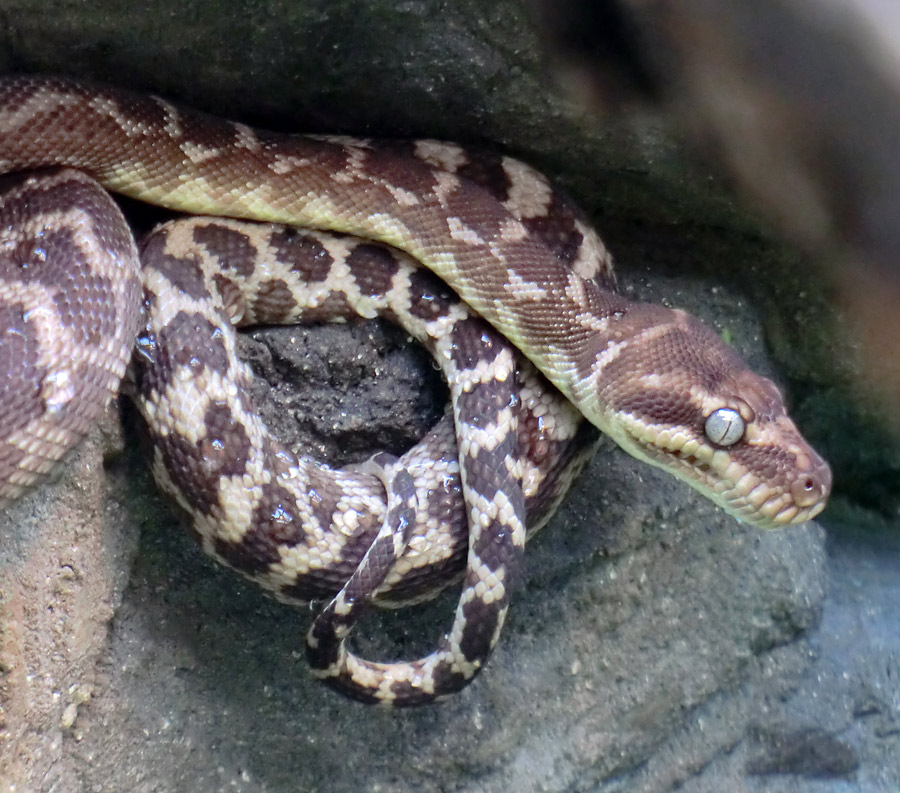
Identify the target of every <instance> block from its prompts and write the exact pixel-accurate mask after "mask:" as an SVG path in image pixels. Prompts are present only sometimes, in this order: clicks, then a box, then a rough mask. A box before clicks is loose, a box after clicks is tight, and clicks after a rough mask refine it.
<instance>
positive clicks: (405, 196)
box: [384, 182, 422, 207]
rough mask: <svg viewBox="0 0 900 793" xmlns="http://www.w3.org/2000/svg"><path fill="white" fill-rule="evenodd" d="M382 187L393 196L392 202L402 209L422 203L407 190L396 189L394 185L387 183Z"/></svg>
mask: <svg viewBox="0 0 900 793" xmlns="http://www.w3.org/2000/svg"><path fill="white" fill-rule="evenodd" d="M384 187H385V188H386V189H387V191H388V192H389V193H390V194H391V195H392V196H393V198H394V200H395V201H396V202H397V203H398V204H399V205H400V206H402V207H414V206H418V205H419V204H421V203H422V202H421V201H419V197H418V196H417V195H416V194H415V193H411V192H410V191H409V190H404V189H403V188H402V187H397V186H396V185H392V184H389V183H388V182H385V183H384Z"/></svg>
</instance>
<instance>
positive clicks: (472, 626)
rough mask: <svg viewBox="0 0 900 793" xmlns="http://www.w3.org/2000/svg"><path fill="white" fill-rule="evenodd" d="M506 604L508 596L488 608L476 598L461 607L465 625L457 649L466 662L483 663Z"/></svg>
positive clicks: (488, 652) (489, 650)
mask: <svg viewBox="0 0 900 793" xmlns="http://www.w3.org/2000/svg"><path fill="white" fill-rule="evenodd" d="M508 602H509V596H508V595H505V596H504V597H503V598H501V600H500V601H495V602H494V603H492V604H491V605H489V606H488V605H486V604H485V603H484V602H483V601H481V600H479V599H478V598H473V599H472V600H470V601H469V602H468V603H466V604H465V605H464V606H463V614H464V615H465V617H466V621H467V624H466V629H465V630H464V631H463V635H462V639H461V641H460V643H459V647H460V649H461V650H462V652H463V655H465V656H466V659H467V660H468V661H470V662H472V661H478V660H480V661H483V660H485V659H486V658H487V657H488V655H489V654H490V652H491V638H492V637H493V635H494V631H495V630H496V629H497V622H498V619H499V617H500V610H501V609H502V608H503V607H504V606H505V605H506V604H507V603H508Z"/></svg>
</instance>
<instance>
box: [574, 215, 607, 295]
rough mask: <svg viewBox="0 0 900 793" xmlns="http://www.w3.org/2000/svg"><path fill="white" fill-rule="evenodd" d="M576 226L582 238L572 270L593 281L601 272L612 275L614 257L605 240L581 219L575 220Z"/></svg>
mask: <svg viewBox="0 0 900 793" xmlns="http://www.w3.org/2000/svg"><path fill="white" fill-rule="evenodd" d="M575 228H576V229H577V230H578V232H579V233H580V234H581V237H582V240H581V245H580V247H579V248H578V256H577V258H576V259H575V261H574V262H572V271H573V272H574V273H575V274H576V275H578V276H580V277H581V278H584V279H585V280H586V281H593V280H594V279H595V278H596V277H597V275H598V274H599V273H603V274H604V275H606V276H610V275H611V274H612V272H613V259H612V255H611V254H610V253H609V251H608V250H607V249H606V246H605V245H604V244H603V240H601V239H600V236H599V235H598V234H597V232H596V231H594V230H593V229H592V228H590V227H589V226H586V225H585V224H584V223H582V222H581V221H580V220H577V221H575Z"/></svg>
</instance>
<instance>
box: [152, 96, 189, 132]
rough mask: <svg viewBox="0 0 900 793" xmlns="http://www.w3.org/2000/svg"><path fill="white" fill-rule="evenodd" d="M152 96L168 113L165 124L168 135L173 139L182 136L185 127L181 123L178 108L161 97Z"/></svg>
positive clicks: (164, 127)
mask: <svg viewBox="0 0 900 793" xmlns="http://www.w3.org/2000/svg"><path fill="white" fill-rule="evenodd" d="M150 98H151V99H152V100H153V101H154V102H156V104H157V105H159V107H161V108H162V111H163V113H165V115H166V122H165V124H164V125H163V129H164V130H165V132H166V135H168V136H169V137H170V138H173V139H178V138H180V137H181V136H182V135H183V134H184V128H183V127H182V125H181V114H180V113H179V112H178V108H177V107H175V105H173V104H172V103H171V102H168V101H166V100H165V99H162V98H161V97H158V96H151V97H150Z"/></svg>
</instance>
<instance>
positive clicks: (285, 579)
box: [0, 78, 831, 705]
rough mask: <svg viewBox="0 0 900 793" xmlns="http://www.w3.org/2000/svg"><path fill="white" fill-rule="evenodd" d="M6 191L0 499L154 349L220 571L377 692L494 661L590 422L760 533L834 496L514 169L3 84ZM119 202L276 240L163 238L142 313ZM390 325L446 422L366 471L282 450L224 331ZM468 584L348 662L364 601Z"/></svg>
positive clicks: (167, 234) (573, 223)
mask: <svg viewBox="0 0 900 793" xmlns="http://www.w3.org/2000/svg"><path fill="white" fill-rule="evenodd" d="M40 169H50V170H49V171H47V172H44V173H41V172H40ZM0 173H4V174H8V175H7V176H5V177H3V180H4V181H5V182H6V185H5V186H6V188H7V190H6V193H5V197H4V198H3V199H2V205H0V220H2V223H0V320H2V322H0V366H3V368H4V371H6V372H9V375H8V377H7V381H6V385H5V386H4V388H3V389H0V500H4V501H9V500H11V499H13V498H16V497H17V496H19V495H20V494H21V493H22V492H23V491H24V490H25V489H27V488H28V487H31V486H33V485H34V484H35V483H36V482H37V481H38V480H39V479H40V477H41V476H42V475H44V474H46V472H47V471H48V470H49V469H50V468H51V467H52V465H53V463H54V462H55V461H56V460H58V459H59V458H60V457H61V456H62V455H63V454H64V453H65V452H66V450H67V449H68V448H70V447H71V446H72V445H73V444H74V443H77V440H78V439H79V438H80V437H81V436H82V435H83V434H84V433H85V432H86V431H87V430H88V429H89V428H90V426H91V424H92V422H93V421H94V420H95V418H96V416H97V415H98V413H99V412H100V411H101V410H102V407H103V405H104V404H105V403H106V402H107V401H108V399H109V396H110V395H111V394H113V393H115V392H116V391H117V389H118V387H119V382H120V380H121V378H122V376H123V374H124V372H125V367H126V363H127V361H128V358H129V356H130V354H131V349H132V342H133V339H134V337H135V335H137V344H136V351H137V352H136V354H135V356H134V366H133V371H132V375H131V385H130V387H129V390H130V391H131V392H132V396H133V398H134V399H135V402H136V404H137V405H138V408H139V410H140V412H141V414H142V416H143V417H144V419H145V421H146V424H147V427H148V433H149V435H150V436H151V438H152V440H153V443H154V446H153V461H152V466H153V471H154V475H155V477H156V479H157V481H158V482H159V484H160V485H161V487H162V489H163V490H165V491H166V492H167V493H169V494H170V495H171V496H172V497H173V498H174V499H175V500H176V501H177V502H178V503H179V504H180V505H181V506H182V507H183V508H184V509H185V510H186V511H187V513H188V515H189V516H190V519H191V522H192V526H193V529H194V531H195V533H196V534H197V535H198V537H199V538H200V540H201V542H202V544H203V547H204V548H205V549H206V550H207V551H208V552H209V553H211V554H212V555H214V556H215V557H217V558H219V559H220V560H222V561H223V562H225V563H226V564H228V565H230V566H232V567H234V568H235V569H237V570H238V571H240V572H241V573H243V574H244V575H246V576H248V577H250V578H252V579H253V580H256V581H258V582H259V583H261V584H262V585H263V586H265V587H267V588H268V589H269V590H271V591H273V592H274V593H275V594H276V596H278V597H280V598H282V599H286V600H292V601H295V600H300V601H308V600H317V599H320V598H331V601H330V603H329V604H328V605H327V606H326V607H325V608H324V609H323V611H322V612H321V613H320V614H319V616H318V617H317V618H316V620H315V621H314V623H313V626H312V628H311V630H310V633H309V635H308V637H307V650H308V653H307V654H308V657H309V659H310V661H311V663H312V665H313V668H314V670H315V671H316V673H317V674H318V675H319V676H320V677H322V678H324V679H326V680H327V681H328V682H329V683H330V684H331V685H333V686H334V687H336V688H338V689H340V690H342V691H343V692H344V693H347V694H349V695H350V696H353V697H355V698H357V699H360V700H363V701H367V702H383V703H392V704H396V705H411V704H419V703H422V702H428V701H431V700H433V699H436V698H438V697H440V696H443V695H446V694H448V693H451V692H453V691H456V690H458V689H459V688H461V687H463V686H464V685H466V684H467V683H468V682H469V681H470V680H471V679H472V678H473V677H474V675H475V674H476V673H477V672H478V671H479V670H480V669H481V668H482V667H483V665H484V663H485V661H486V660H487V658H488V655H489V654H490V651H491V649H492V648H493V646H494V645H495V644H496V641H497V638H498V636H499V632H500V630H501V628H502V625H503V620H504V618H505V615H506V610H507V607H508V602H509V596H510V591H511V589H512V588H513V587H514V585H515V583H516V580H517V578H518V571H519V566H520V564H521V553H522V547H523V544H524V541H525V535H526V525H527V526H528V527H529V529H531V528H533V527H536V526H538V525H540V524H541V523H542V522H543V521H544V520H546V518H547V516H548V515H549V514H550V513H551V512H552V510H553V508H554V507H555V506H556V504H557V503H558V501H559V499H560V498H561V497H562V494H563V493H564V491H565V488H566V486H567V484H568V483H569V482H570V481H571V478H572V477H573V476H574V474H575V473H576V472H577V470H578V468H579V467H580V465H581V464H582V463H583V461H584V459H585V457H586V455H587V454H588V453H589V451H590V448H591V440H592V437H593V435H592V430H591V429H589V428H587V427H586V425H585V422H584V421H583V420H582V416H583V418H584V419H587V421H588V422H590V424H592V425H593V426H594V427H596V428H597V429H599V430H601V431H602V432H604V433H606V434H608V435H609V436H610V437H611V438H613V439H614V440H615V441H616V442H617V443H618V444H619V445H620V446H621V447H622V448H624V449H625V450H626V451H628V452H629V453H630V454H632V455H634V456H635V457H638V458H639V459H642V460H644V461H646V462H648V463H650V464H652V465H655V466H659V467H661V468H663V469H664V470H667V471H669V472H670V473H672V474H674V475H675V476H677V477H678V478H680V479H683V480H684V481H686V482H688V483H689V484H691V485H692V486H693V487H695V488H697V489H698V490H699V491H700V492H701V493H703V494H704V495H705V496H707V497H708V498H710V499H711V500H712V501H714V502H715V503H717V504H719V505H720V506H722V507H723V508H725V509H726V510H727V511H728V512H730V513H731V514H733V515H735V516H736V517H738V518H739V519H741V520H744V521H747V522H750V523H753V524H756V525H759V526H762V527H767V528H774V527H778V526H784V525H787V524H791V523H800V522H803V521H805V520H808V519H810V518H812V517H814V516H815V515H817V514H818V513H819V512H820V511H821V510H822V509H823V507H824V504H825V501H826V499H827V496H828V493H829V490H830V485H831V475H830V472H829V469H828V467H827V465H826V464H825V463H824V461H823V460H822V459H821V458H820V457H819V456H818V455H817V454H816V452H815V451H813V450H812V449H811V448H810V446H809V445H808V444H807V443H806V442H805V441H804V439H803V438H802V437H801V435H800V434H799V432H798V431H797V429H796V427H795V425H794V424H793V423H792V421H791V420H790V418H789V417H788V416H787V414H786V411H785V407H784V403H783V401H782V398H781V396H780V394H779V392H778V390H777V388H776V387H775V386H774V385H773V384H772V383H771V382H770V381H768V380H766V379H764V378H761V377H759V376H757V375H755V374H753V373H752V372H751V371H749V370H748V369H747V367H746V365H745V364H744V362H743V361H742V360H741V359H740V357H739V356H738V355H737V354H736V353H735V352H734V351H733V350H732V349H731V348H730V347H728V346H727V345H726V344H725V343H724V342H722V341H721V340H720V339H719V338H718V336H716V334H715V333H713V332H712V331H711V330H709V329H708V328H706V327H705V326H703V325H702V324H701V323H700V322H698V321H697V320H695V319H693V318H692V317H690V316H689V315H687V314H684V313H683V312H681V311H678V310H672V309H668V308H664V307H662V306H658V305H650V304H642V303H635V302H632V301H629V300H627V299H625V298H624V297H622V296H621V295H619V294H617V293H616V291H615V288H614V281H613V277H612V271H611V260H610V257H609V256H608V254H607V252H606V250H605V248H604V246H603V244H602V242H601V241H600V239H599V237H598V236H597V235H596V233H595V232H594V231H593V230H592V229H591V228H590V227H589V226H588V224H587V223H586V222H585V220H584V219H583V217H582V216H581V215H580V214H579V213H578V211H577V210H575V209H574V208H573V207H572V206H571V204H569V203H568V202H567V201H566V200H565V199H564V198H563V197H562V196H561V195H560V193H559V192H557V191H556V190H554V189H553V188H552V187H551V186H550V184H549V183H548V182H547V180H546V179H545V178H544V177H543V176H541V175H540V174H538V173H537V172H535V171H534V170H532V169H531V168H529V167H528V166H526V165H524V164H522V163H521V162H519V161H517V160H514V159H511V158H509V157H504V156H497V155H481V156H475V155H473V154H470V153H469V152H467V151H466V150H465V149H463V148H461V147H460V146H457V145H454V144H448V143H440V142H435V141H428V140H420V141H412V142H373V141H369V140H360V139H350V138H336V137H321V136H286V135H276V134H273V133H268V132H262V131H258V130H252V129H250V128H248V127H246V126H243V125H241V124H235V123H230V122H227V121H222V120H220V119H216V118H213V117H210V116H207V115H204V114H202V113H198V112H196V111H190V110H186V109H182V108H178V107H175V106H174V105H172V104H170V103H169V102H167V101H165V100H162V99H159V98H156V97H149V96H137V95H133V94H129V93H126V92H122V91H118V90H112V89H107V88H98V87H94V86H88V85H85V84H81V83H77V82H74V81H69V80H61V79H47V78H4V79H2V80H0ZM98 184H99V186H100V187H98V186H97V185H98ZM101 188H103V189H105V190H110V191H113V192H117V193H121V194H123V195H126V196H129V197H131V198H136V199H140V200H144V201H148V202H150V203H153V204H157V205H159V206H162V207H166V208H169V209H172V210H177V211H181V212H185V213H191V214H198V215H214V216H221V217H225V218H235V219H238V218H243V219H249V220H251V221H265V222H266V223H277V224H283V225H281V226H270V225H259V224H253V223H247V222H246V221H242V222H238V221H236V220H230V221H226V220H213V219H210V218H197V219H193V220H188V221H182V222H180V223H176V224H175V225H171V226H164V227H163V228H162V229H160V230H159V231H157V232H156V233H155V234H154V235H152V236H151V237H150V238H149V239H148V240H146V241H145V242H144V243H143V245H142V261H143V289H144V301H143V305H144V307H145V315H144V316H143V318H142V317H141V312H140V305H141V301H140V299H139V290H140V282H139V278H138V274H137V271H138V264H137V259H136V251H135V244H134V242H133V241H132V240H131V237H130V234H129V232H128V229H127V226H125V224H124V220H123V219H122V218H121V215H120V213H119V211H118V209H117V208H116V206H115V205H114V204H113V203H112V201H111V200H110V199H109V198H108V197H107V196H106V194H105V193H104V192H103V190H102V189H101ZM298 227H304V228H311V229H319V230H322V231H330V232H337V233H338V234H337V235H336V236H335V235H323V234H322V233H317V232H308V231H301V230H300V228H298ZM345 235H353V236H352V237H349V236H345ZM365 240H369V242H366V241H365ZM385 246H389V247H385ZM424 268H427V270H426V269H424ZM439 279H440V280H439ZM442 281H443V282H446V284H447V285H449V287H450V289H448V288H447V286H445V285H444V283H442ZM451 289H452V291H451ZM377 314H382V315H385V316H388V317H390V318H393V319H394V320H396V321H398V322H401V323H402V324H403V325H404V326H405V327H406V328H407V329H408V330H409V332H410V333H411V334H412V335H414V336H415V337H416V338H418V339H419V340H420V341H422V342H423V343H425V344H426V346H428V347H429V348H430V349H431V350H432V352H433V353H434V355H435V356H436V358H437V360H438V361H439V362H440V363H441V366H442V369H443V371H444V374H445V376H446V378H447V380H448V383H449V385H450V391H451V403H452V418H451V417H450V416H449V415H448V416H445V418H444V419H443V420H442V421H441V422H439V424H438V425H437V426H436V427H435V428H434V429H433V430H432V431H431V433H429V434H428V436H426V438H424V439H423V440H422V441H421V442H420V443H419V444H418V445H417V446H416V447H414V449H412V450H410V451H409V452H407V454H405V455H403V456H402V457H400V458H399V459H394V458H390V457H388V456H386V455H376V456H375V457H374V458H373V459H372V460H370V461H369V462H368V463H366V464H363V465H362V466H360V467H359V468H357V469H353V470H346V471H335V470H332V469H329V468H327V467H324V466H320V465H317V464H314V463H312V462H311V461H307V460H305V459H303V458H301V457H299V456H298V455H297V454H295V453H294V452H293V451H291V450H288V449H286V448H284V447H283V446H281V445H280V444H278V443H277V442H276V441H274V440H273V439H272V438H270V437H269V435H268V434H267V433H266V432H265V428H264V427H263V426H262V424H261V422H260V421H259V419H258V417H257V416H256V415H255V411H254V409H253V407H252V405H251V404H250V403H249V402H248V398H247V395H246V385H247V382H248V378H249V376H250V375H249V372H248V370H247V369H246V367H244V366H243V365H242V364H240V363H238V362H237V360H236V358H235V356H234V337H233V332H232V325H233V324H237V323H240V324H247V323H253V322H282V321H293V320H295V319H302V320H304V321H305V320H321V319H333V318H335V317H337V318H348V317H350V316H353V315H359V316H362V317H371V316H375V315H377ZM510 345H514V346H515V348H518V350H519V351H521V354H519V353H517V352H515V351H514V350H513V348H512V347H511V346H510ZM522 356H524V359H523V357H522ZM525 359H527V361H526V360H525ZM532 365H533V366H534V367H536V368H537V370H539V371H540V372H541V373H542V375H540V374H538V372H537V371H535V370H534V369H533V368H532ZM544 376H545V377H546V378H547V380H549V381H550V383H552V384H553V386H555V389H558V391H556V390H555V389H554V388H553V387H551V386H549V385H548V384H547V383H546V382H545V381H544V379H543V377H544ZM570 403H571V404H570ZM571 405H574V406H575V407H576V408H577V412H576V411H575V409H574V408H573V407H571ZM454 426H455V430H454ZM454 432H455V434H456V443H454V437H453V436H454ZM460 493H462V495H460ZM463 558H464V559H465V564H464V565H463V563H462V560H463ZM463 567H464V568H465V570H464V574H463V585H462V593H461V596H460V600H459V605H458V607H457V611H456V615H455V617H454V623H453V626H452V628H451V630H450V632H449V633H448V634H447V635H446V636H445V637H444V638H443V639H442V640H441V642H440V643H439V646H438V647H437V649H436V650H435V651H434V652H433V653H432V654H431V655H429V656H427V657H426V658H424V659H420V660H418V661H413V662H408V663H394V664H379V663H374V662H369V661H364V660H362V659H359V658H356V657H355V656H353V655H352V654H351V653H349V652H348V651H347V649H346V646H345V639H346V637H347V635H348V633H349V631H350V629H351V628H352V626H353V624H354V623H355V621H356V620H357V619H358V617H359V614H360V612H361V610H362V608H363V607H364V606H365V605H366V604H367V603H369V602H370V601H372V600H375V601H376V602H381V603H384V604H391V603H394V604H399V603H403V602H409V601H413V600H417V599H421V598H424V597H428V596H430V595H431V594H433V593H434V592H436V591H438V590H439V589H441V588H443V587H445V586H447V585H448V584H449V583H451V582H452V581H454V580H458V577H459V575H460V572H461V570H462V568H463Z"/></svg>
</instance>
